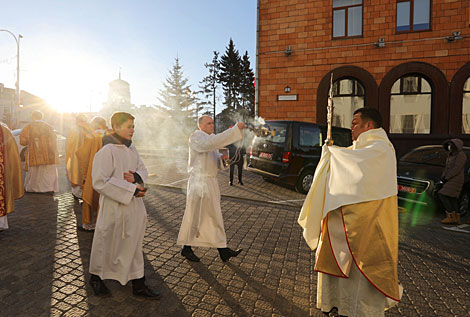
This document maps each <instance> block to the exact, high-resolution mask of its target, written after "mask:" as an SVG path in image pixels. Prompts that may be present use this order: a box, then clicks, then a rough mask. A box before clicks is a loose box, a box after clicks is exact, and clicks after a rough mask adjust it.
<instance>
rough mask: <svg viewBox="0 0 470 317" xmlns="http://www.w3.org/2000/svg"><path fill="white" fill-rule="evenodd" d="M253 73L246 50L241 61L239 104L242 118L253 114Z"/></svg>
mask: <svg viewBox="0 0 470 317" xmlns="http://www.w3.org/2000/svg"><path fill="white" fill-rule="evenodd" d="M254 82H255V74H254V72H253V70H252V69H251V66H250V58H249V57H248V51H246V52H245V55H243V58H242V61H241V84H240V104H241V106H242V108H243V112H244V116H243V117H244V118H246V116H250V117H253V116H254V115H255V86H254Z"/></svg>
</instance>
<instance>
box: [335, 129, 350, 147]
mask: <svg viewBox="0 0 470 317" xmlns="http://www.w3.org/2000/svg"><path fill="white" fill-rule="evenodd" d="M332 134H333V140H334V145H337V146H342V147H347V146H350V145H352V138H351V133H349V131H348V130H335V129H333V131H332Z"/></svg>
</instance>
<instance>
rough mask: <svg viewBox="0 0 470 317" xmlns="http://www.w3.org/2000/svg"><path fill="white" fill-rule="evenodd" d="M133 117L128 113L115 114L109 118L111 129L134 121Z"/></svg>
mask: <svg viewBox="0 0 470 317" xmlns="http://www.w3.org/2000/svg"><path fill="white" fill-rule="evenodd" d="M134 119H135V118H134V116H133V115H131V114H130V113H128V112H115V113H113V115H112V116H111V126H112V128H113V129H114V128H117V127H120V126H121V125H122V124H123V123H124V122H126V121H127V120H134Z"/></svg>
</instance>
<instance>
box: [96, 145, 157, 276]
mask: <svg viewBox="0 0 470 317" xmlns="http://www.w3.org/2000/svg"><path fill="white" fill-rule="evenodd" d="M129 171H132V172H136V173H138V174H139V176H140V177H141V178H142V180H143V181H144V182H145V181H146V179H147V175H148V172H147V168H146V167H145V165H144V163H143V162H142V160H141V158H140V156H139V154H138V153H137V150H136V148H135V147H134V146H133V145H131V146H130V147H129V148H128V147H126V146H125V145H120V144H107V145H105V146H104V147H103V148H102V149H101V150H99V151H98V152H97V153H96V155H95V158H94V160H93V170H92V180H93V188H94V189H95V190H96V191H97V192H98V193H100V209H99V210H100V212H99V214H98V219H97V221H96V228H95V233H94V237H93V245H92V249H91V257H90V273H92V274H95V275H98V276H99V277H101V279H113V280H117V281H119V282H120V283H121V284H122V285H125V284H126V283H127V282H128V281H129V280H133V279H138V278H141V277H143V276H144V257H143V253H142V243H143V240H144V234H145V228H146V225H147V211H146V210H145V206H144V201H143V199H142V198H137V197H135V196H134V192H135V189H136V184H132V183H129V182H128V181H126V180H125V179H124V172H129Z"/></svg>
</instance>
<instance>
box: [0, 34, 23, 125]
mask: <svg viewBox="0 0 470 317" xmlns="http://www.w3.org/2000/svg"><path fill="white" fill-rule="evenodd" d="M0 32H7V33H10V34H11V36H13V38H14V39H15V41H16V85H15V86H16V108H15V109H14V110H15V111H13V109H10V116H13V113H15V118H14V119H15V125H16V120H17V112H18V108H19V107H20V103H21V101H20V39H22V38H23V35H21V34H18V37H16V35H15V34H13V32H11V31H8V30H5V29H0ZM11 121H13V120H12V119H11ZM10 124H11V123H10Z"/></svg>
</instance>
